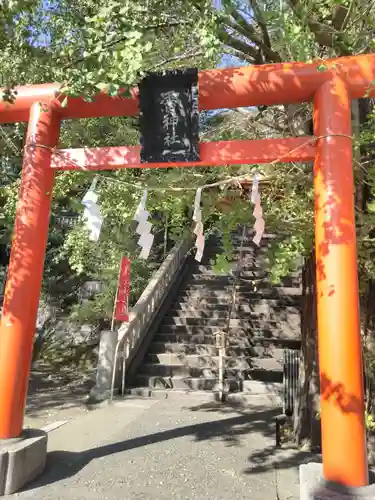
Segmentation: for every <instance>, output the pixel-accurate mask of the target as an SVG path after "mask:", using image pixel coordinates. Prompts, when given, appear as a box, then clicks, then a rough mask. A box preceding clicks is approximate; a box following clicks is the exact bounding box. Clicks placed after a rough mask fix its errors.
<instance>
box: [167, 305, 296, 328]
mask: <svg viewBox="0 0 375 500" xmlns="http://www.w3.org/2000/svg"><path fill="white" fill-rule="evenodd" d="M247 309H248V310H247V311H246V310H244V309H242V310H241V309H237V308H235V309H234V311H233V313H232V320H233V321H234V320H239V321H243V320H249V319H258V318H259V319H264V318H266V319H268V320H271V321H277V320H278V319H279V318H280V319H288V320H289V319H291V320H293V321H295V319H297V320H298V321H299V320H300V312H299V310H298V309H297V308H296V307H289V308H283V309H281V308H280V309H278V310H275V309H271V308H269V307H256V308H252V307H251V306H250V305H249V306H248V307H247ZM230 311H231V304H228V306H227V307H224V308H223V309H221V310H220V309H219V310H215V309H203V310H199V309H197V308H194V307H189V308H187V307H186V308H183V309H177V308H172V309H171V310H170V311H169V314H168V315H167V316H165V319H164V323H165V324H168V323H170V324H173V323H174V324H176V325H180V324H188V325H189V324H196V322H195V321H193V320H198V319H200V320H205V321H206V320H207V321H208V320H212V321H216V320H222V319H228V315H229V312H230ZM170 318H172V319H173V321H172V319H171V320H170ZM184 320H186V321H184ZM200 324H203V323H200Z"/></svg>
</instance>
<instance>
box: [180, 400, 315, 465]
mask: <svg viewBox="0 0 375 500" xmlns="http://www.w3.org/2000/svg"><path fill="white" fill-rule="evenodd" d="M234 409H235V411H236V412H237V413H239V414H240V415H247V417H248V421H246V422H245V423H244V424H243V425H242V428H240V429H239V428H238V426H236V427H235V428H233V430H232V435H231V438H230V439H231V440H232V442H236V440H237V444H239V442H238V438H239V437H240V435H241V434H248V433H249V434H250V433H256V434H260V435H261V436H263V437H265V438H269V439H268V440H267V442H271V443H272V444H270V445H269V446H264V447H263V448H262V449H261V450H256V451H254V452H253V453H251V454H250V455H249V466H248V468H247V469H245V473H247V474H259V473H261V472H266V471H269V470H273V469H278V470H280V469H290V468H294V467H297V466H299V465H301V464H303V463H307V462H311V461H315V462H320V461H321V459H320V455H318V454H317V453H312V452H310V451H307V450H306V451H304V450H300V449H298V448H297V447H294V446H283V448H282V449H280V448H277V447H276V445H275V444H276V424H275V417H276V416H277V415H280V413H281V410H280V409H277V408H276V409H272V410H269V409H268V410H266V411H262V412H255V413H254V412H252V410H251V408H249V407H248V406H244V405H243V404H242V403H238V404H234V403H231V404H222V403H219V402H215V403H212V402H210V403H204V404H201V405H198V406H195V407H191V408H190V410H191V411H206V412H216V413H224V414H229V413H232V412H233V410H234ZM249 417H250V419H249Z"/></svg>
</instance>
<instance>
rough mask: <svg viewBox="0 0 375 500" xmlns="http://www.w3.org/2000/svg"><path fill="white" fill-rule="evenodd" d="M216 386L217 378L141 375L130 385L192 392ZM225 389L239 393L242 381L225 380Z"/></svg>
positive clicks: (211, 388) (212, 388) (209, 389)
mask: <svg viewBox="0 0 375 500" xmlns="http://www.w3.org/2000/svg"><path fill="white" fill-rule="evenodd" d="M217 385H218V379H217V377H204V378H203V377H181V376H180V377H154V376H149V375H143V374H138V375H137V376H136V377H135V379H134V383H133V384H132V386H133V387H134V388H137V387H142V388H143V387H144V388H149V389H155V388H159V389H168V390H171V389H177V390H192V391H213V390H214V389H215V388H216V387H217ZM227 387H228V390H229V391H230V392H235V391H239V390H240V389H241V387H242V381H241V380H236V379H234V378H229V379H227Z"/></svg>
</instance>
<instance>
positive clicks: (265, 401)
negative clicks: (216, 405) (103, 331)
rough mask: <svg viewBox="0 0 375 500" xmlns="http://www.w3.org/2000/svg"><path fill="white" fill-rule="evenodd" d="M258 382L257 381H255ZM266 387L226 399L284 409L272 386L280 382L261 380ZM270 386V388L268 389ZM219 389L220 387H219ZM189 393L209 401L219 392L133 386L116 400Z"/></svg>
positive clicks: (242, 403) (161, 397)
mask: <svg viewBox="0 0 375 500" xmlns="http://www.w3.org/2000/svg"><path fill="white" fill-rule="evenodd" d="M253 382H257V381H253ZM259 384H261V385H262V386H263V387H264V388H265V389H263V391H262V389H260V390H261V391H262V392H259V393H254V392H245V391H241V392H239V391H238V392H231V393H228V394H226V397H225V401H226V402H228V403H231V404H235V405H236V406H239V405H243V406H244V407H246V408H247V409H248V408H249V407H250V406H267V407H269V406H273V407H274V408H277V407H280V411H281V409H282V397H281V394H280V393H278V392H272V387H273V386H275V387H276V386H277V385H278V384H271V383H270V384H266V383H264V382H259ZM267 388H269V389H267ZM217 389H218V388H217ZM189 395H194V396H200V397H201V398H205V399H206V400H207V401H218V392H217V391H216V390H213V391H212V392H209V391H202V390H191V389H189V388H185V389H161V388H150V387H131V388H127V389H126V390H125V396H124V397H118V398H116V401H121V400H122V399H137V398H151V399H158V400H161V399H173V400H174V399H178V398H181V397H186V396H189Z"/></svg>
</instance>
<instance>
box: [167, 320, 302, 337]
mask: <svg viewBox="0 0 375 500" xmlns="http://www.w3.org/2000/svg"><path fill="white" fill-rule="evenodd" d="M225 326H226V324H225V322H223V324H222V325H220V324H218V325H212V324H207V325H162V326H161V327H160V334H161V335H162V334H166V333H167V334H175V335H178V334H187V335H202V334H203V335H212V336H214V335H215V334H216V332H218V331H220V330H221V329H222V328H223V327H225ZM158 335H159V333H158ZM228 335H229V336H232V337H238V336H254V335H259V336H262V337H263V336H264V337H276V338H277V337H285V338H293V337H295V336H296V335H298V336H299V335H300V332H299V325H297V326H295V325H290V324H288V323H287V322H283V323H281V322H277V323H276V322H271V321H269V322H261V321H255V320H254V322H252V323H251V324H247V323H244V322H243V321H242V323H241V326H236V327H234V326H231V328H230V329H229V332H228Z"/></svg>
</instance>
